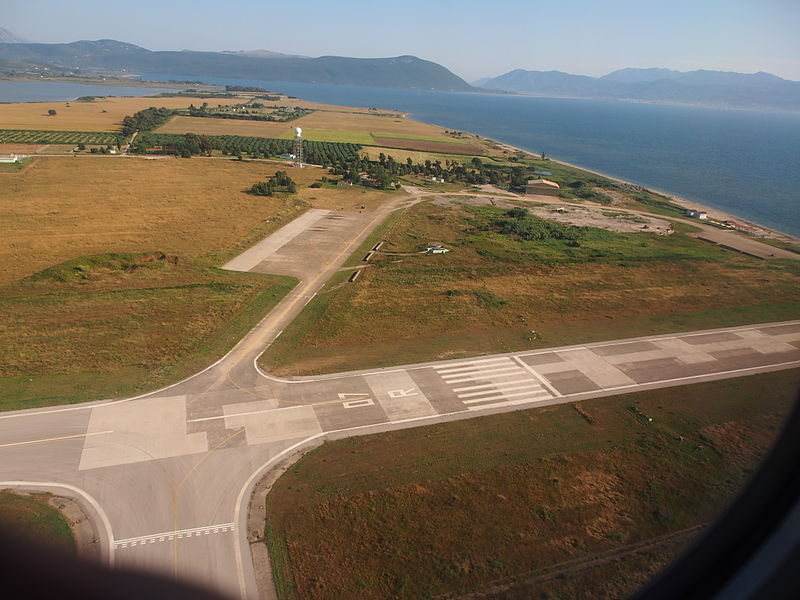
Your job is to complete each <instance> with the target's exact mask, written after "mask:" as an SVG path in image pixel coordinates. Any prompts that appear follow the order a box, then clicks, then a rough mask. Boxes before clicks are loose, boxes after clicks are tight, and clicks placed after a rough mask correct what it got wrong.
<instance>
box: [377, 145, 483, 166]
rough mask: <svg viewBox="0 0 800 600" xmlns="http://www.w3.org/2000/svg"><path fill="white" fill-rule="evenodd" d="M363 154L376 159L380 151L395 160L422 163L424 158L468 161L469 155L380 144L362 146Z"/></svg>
mask: <svg viewBox="0 0 800 600" xmlns="http://www.w3.org/2000/svg"><path fill="white" fill-rule="evenodd" d="M362 153H363V154H366V155H367V156H369V159H370V160H378V158H379V157H380V155H381V153H383V154H385V155H386V156H391V157H392V158H393V159H394V160H395V161H397V162H405V161H406V160H407V159H409V158H410V159H411V160H413V161H414V162H415V163H417V164H424V163H425V161H426V160H429V161H431V162H433V161H436V160H441V161H442V162H444V161H445V160H450V161H457V162H459V163H464V162H468V161H469V160H471V157H469V156H464V155H463V154H440V153H438V152H422V151H420V150H405V149H403V148H386V147H380V146H370V147H369V148H364V150H363V151H362Z"/></svg>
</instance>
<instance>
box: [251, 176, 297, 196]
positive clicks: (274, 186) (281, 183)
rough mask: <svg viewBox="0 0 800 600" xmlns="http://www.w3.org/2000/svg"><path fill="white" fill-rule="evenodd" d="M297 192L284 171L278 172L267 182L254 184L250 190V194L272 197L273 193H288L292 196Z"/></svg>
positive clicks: (295, 186) (294, 184) (295, 185)
mask: <svg viewBox="0 0 800 600" xmlns="http://www.w3.org/2000/svg"><path fill="white" fill-rule="evenodd" d="M296 191H297V184H296V183H295V182H294V181H293V180H292V178H291V177H289V175H288V174H287V173H286V171H278V172H276V173H275V175H273V176H272V177H270V178H269V179H268V180H267V181H261V182H259V183H254V184H253V187H251V188H250V193H251V194H255V195H257V196H272V195H274V194H275V192H288V193H289V194H294V193H295V192H296Z"/></svg>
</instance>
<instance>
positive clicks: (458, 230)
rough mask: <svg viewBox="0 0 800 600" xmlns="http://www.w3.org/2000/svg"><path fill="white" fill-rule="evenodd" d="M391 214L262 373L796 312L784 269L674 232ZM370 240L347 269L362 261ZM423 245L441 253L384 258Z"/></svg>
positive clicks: (793, 269) (471, 213) (476, 212)
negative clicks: (351, 272) (438, 245)
mask: <svg viewBox="0 0 800 600" xmlns="http://www.w3.org/2000/svg"><path fill="white" fill-rule="evenodd" d="M393 218H394V219H396V221H393V222H391V223H390V224H389V227H388V229H387V231H388V233H385V234H384V235H383V236H382V237H384V238H385V239H386V240H387V242H386V244H384V246H383V247H382V248H381V250H382V252H383V253H378V254H376V255H375V257H374V258H373V260H372V261H371V266H369V267H367V268H366V269H364V271H363V273H362V274H361V276H360V277H359V279H358V280H357V281H356V282H355V283H353V284H346V285H338V283H332V284H331V285H328V286H327V287H326V288H325V289H324V290H323V291H322V292H321V293H320V294H318V296H317V297H316V298H315V299H314V300H313V301H312V302H311V303H310V304H309V305H308V306H307V307H306V308H305V309H304V311H303V312H302V313H301V314H300V316H299V317H298V319H296V320H295V322H294V323H293V324H292V325H291V326H289V327H287V329H286V330H285V331H284V332H283V334H282V335H281V336H280V337H279V338H278V340H276V342H275V343H274V344H273V345H272V346H270V348H268V349H267V351H266V353H265V354H264V355H263V356H262V358H261V359H260V362H261V364H262V365H263V366H264V367H265V368H267V369H269V370H272V371H273V372H276V373H279V374H289V373H292V374H317V373H322V372H336V371H345V370H350V369H363V368H368V367H378V366H390V365H397V364H405V363H413V362H419V361H428V360H436V359H444V358H460V357H465V356H475V355H478V354H488V353H495V352H508V351H515V350H523V349H529V348H541V347H546V346H560V345H568V344H576V343H585V342H590V341H601V340H608V339H618V338H624V337H634V336H640V335H647V334H654V333H670V332H678V331H687V330H694V329H704V328H710V327H723V326H729V325H743V324H750V323H759V322H770V321H781V320H789V319H794V318H798V317H800V301H798V298H799V297H800V272H799V270H798V269H799V265H798V264H796V261H770V262H769V263H765V262H764V261H759V260H755V259H750V258H746V257H743V256H739V255H736V254H733V253H729V252H725V251H724V250H722V249H720V248H718V247H715V246H712V245H710V244H706V243H704V242H701V241H698V240H695V239H694V238H691V237H689V236H687V235H685V234H683V233H680V232H678V233H675V234H673V235H671V236H656V235H652V234H641V233H630V234H622V233H613V232H609V231H606V230H601V229H596V228H588V227H586V228H574V227H568V226H561V225H557V224H550V225H548V223H550V222H545V221H541V220H539V219H535V218H527V219H521V220H515V219H513V218H509V217H508V216H507V215H506V211H505V209H499V208H494V207H483V208H479V207H468V206H462V205H458V204H456V203H452V204H450V205H444V206H442V205H437V204H433V203H422V204H418V205H416V206H414V207H412V208H411V209H409V210H407V211H405V212H404V213H402V214H400V213H396V215H395V216H394V217H393ZM504 227H506V228H508V230H507V231H504V230H503V228H504ZM525 237H528V238H531V239H525ZM378 240H379V236H378V235H374V236H373V237H371V238H370V240H369V242H368V243H366V244H364V245H362V247H361V248H360V250H359V251H358V252H357V253H355V254H353V256H352V257H351V260H350V261H349V262H348V263H347V264H349V265H356V264H363V263H362V262H361V260H362V258H363V256H364V254H365V253H366V250H367V249H368V248H369V247H371V246H372V244H374V243H375V242H376V241H378ZM434 240H435V241H439V242H443V243H444V244H445V246H446V247H447V248H449V249H451V250H452V251H451V252H450V253H448V254H445V255H440V256H433V255H428V254H414V255H410V256H402V255H392V254H390V253H391V252H395V253H415V252H419V251H420V250H424V248H425V245H426V243H427V242H429V241H434ZM532 331H535V332H536V334H535V335H533V334H531V332H532Z"/></svg>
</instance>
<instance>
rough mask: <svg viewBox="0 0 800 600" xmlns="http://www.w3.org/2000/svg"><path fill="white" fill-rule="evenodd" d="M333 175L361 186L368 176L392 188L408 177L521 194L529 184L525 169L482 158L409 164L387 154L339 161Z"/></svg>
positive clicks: (408, 161)
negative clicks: (497, 187)
mask: <svg viewBox="0 0 800 600" xmlns="http://www.w3.org/2000/svg"><path fill="white" fill-rule="evenodd" d="M331 173H333V174H334V175H341V176H342V177H343V179H344V180H345V181H349V182H352V183H358V182H360V181H362V180H363V179H364V178H365V176H366V178H367V179H368V180H370V182H372V181H374V180H377V181H378V182H379V183H380V185H377V187H388V186H389V185H390V183H391V182H392V181H394V180H396V179H397V178H398V177H402V176H405V175H422V176H430V177H436V178H437V179H443V180H444V181H459V182H462V183H467V184H471V185H481V184H485V183H491V184H493V185H507V186H508V187H509V188H510V189H512V190H517V191H524V190H525V184H526V182H527V181H528V170H527V169H526V168H525V167H522V166H514V167H508V166H502V165H491V164H485V163H483V162H482V161H481V159H480V158H478V157H475V158H473V159H472V161H471V162H470V163H468V164H463V163H461V162H459V161H456V160H453V161H450V160H445V161H444V162H442V161H441V160H433V161H431V160H426V161H424V162H422V163H415V162H414V161H413V160H412V159H411V158H410V157H409V158H407V159H406V160H405V162H399V161H396V160H395V159H394V158H392V157H391V156H386V155H385V154H384V153H380V155H379V156H378V160H377V161H371V160H370V159H369V158H368V157H366V156H358V157H356V158H354V159H345V160H342V161H338V162H336V163H334V164H333V167H332V168H331Z"/></svg>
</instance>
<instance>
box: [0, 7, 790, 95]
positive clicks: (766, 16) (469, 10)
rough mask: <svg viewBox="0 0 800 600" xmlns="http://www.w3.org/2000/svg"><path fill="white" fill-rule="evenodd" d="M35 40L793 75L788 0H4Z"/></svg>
mask: <svg viewBox="0 0 800 600" xmlns="http://www.w3.org/2000/svg"><path fill="white" fill-rule="evenodd" d="M2 2H3V5H4V7H3V10H2V11H1V12H0V27H4V28H6V29H8V30H10V31H11V32H13V33H15V34H16V35H18V36H20V37H23V38H25V39H27V40H29V41H33V42H47V43H53V42H72V41H76V40H81V39H90V40H95V39H103V38H110V39H115V40H119V41H123V42H129V43H132V44H137V45H139V46H143V47H145V48H148V49H150V50H183V49H188V50H209V51H220V50H253V49H267V50H272V51H275V52H283V53H287V54H301V55H306V56H322V55H338V56H355V57H381V56H399V55H403V54H413V55H415V56H419V57H420V58H424V59H427V60H432V61H434V62H438V63H440V64H442V65H444V66H445V67H447V68H449V69H450V70H451V71H453V72H454V73H456V74H457V75H459V76H461V77H463V78H464V79H466V80H467V81H470V82H471V81H474V80H476V79H478V78H481V77H489V76H496V75H500V74H503V73H506V72H508V71H510V70H513V69H528V70H537V71H549V70H558V71H565V72H568V73H574V74H579V75H592V76H599V75H604V74H606V73H609V72H611V71H614V70H616V69H620V68H624V67H665V68H671V69H676V70H680V71H687V70H694V69H718V70H723V71H739V72H744V73H752V72H756V71H767V72H769V73H774V74H775V75H778V76H781V77H784V78H786V79H792V80H795V81H800V36H799V35H798V34H797V24H798V23H800V1H798V0H670V1H669V2H665V1H663V0H547V1H540V0H496V1H495V2H489V1H487V0H480V1H476V0H460V1H450V0H446V1H437V0H427V1H422V0H395V1H393V2H387V1H385V0H384V1H381V0H371V1H369V2H366V1H362V0H357V1H352V2H351V1H339V2H334V1H330V0H328V1H320V0H299V1H297V2H291V1H282V2H274V1H271V0H225V1H222V0H215V1H209V0H192V1H191V2H183V1H174V0H137V1H136V2H130V1H129V2H114V1H109V0H102V1H100V0H87V1H81V0H73V1H70V2H65V1H64V0H55V1H54V0H2Z"/></svg>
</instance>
